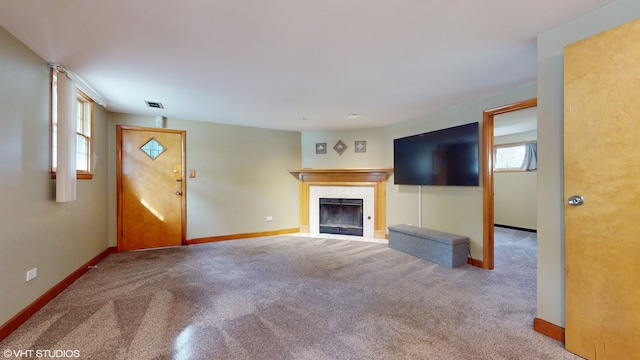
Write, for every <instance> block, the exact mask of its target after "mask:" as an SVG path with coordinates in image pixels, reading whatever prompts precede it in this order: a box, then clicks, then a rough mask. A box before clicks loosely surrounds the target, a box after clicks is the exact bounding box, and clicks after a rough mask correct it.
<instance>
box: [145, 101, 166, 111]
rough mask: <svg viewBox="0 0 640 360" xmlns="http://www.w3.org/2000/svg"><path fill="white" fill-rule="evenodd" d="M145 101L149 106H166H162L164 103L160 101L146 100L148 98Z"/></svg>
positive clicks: (157, 107)
mask: <svg viewBox="0 0 640 360" xmlns="http://www.w3.org/2000/svg"><path fill="white" fill-rule="evenodd" d="M145 102H146V103H147V106H148V107H150V108H156V109H164V106H162V104H161V103H159V102H154V101H146V100H145Z"/></svg>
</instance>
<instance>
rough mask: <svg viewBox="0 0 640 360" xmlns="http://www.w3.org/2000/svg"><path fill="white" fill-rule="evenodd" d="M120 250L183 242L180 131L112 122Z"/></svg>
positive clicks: (182, 177) (182, 175) (182, 162)
mask: <svg viewBox="0 0 640 360" xmlns="http://www.w3.org/2000/svg"><path fill="white" fill-rule="evenodd" d="M118 131H119V134H120V136H119V138H120V143H121V147H120V148H121V157H120V158H121V160H120V166H119V169H120V171H119V174H120V175H119V176H120V179H119V180H120V181H119V182H118V183H119V186H120V189H119V190H120V199H121V201H120V204H119V210H120V213H119V215H118V216H119V225H120V227H121V229H120V235H121V236H120V238H119V241H118V248H119V249H120V250H125V251H126V250H136V249H146V248H156V247H164V246H175V245H181V244H182V243H183V242H184V240H185V239H184V219H185V216H184V211H185V210H184V209H185V206H184V205H185V203H184V192H185V188H186V187H185V183H184V152H185V150H184V135H185V134H184V132H180V131H173V130H149V129H132V128H120V127H119V128H118Z"/></svg>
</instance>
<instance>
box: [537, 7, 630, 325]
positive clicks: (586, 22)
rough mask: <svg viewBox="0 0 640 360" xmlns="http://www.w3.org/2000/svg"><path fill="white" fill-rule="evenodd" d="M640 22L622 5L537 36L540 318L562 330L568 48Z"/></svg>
mask: <svg viewBox="0 0 640 360" xmlns="http://www.w3.org/2000/svg"><path fill="white" fill-rule="evenodd" d="M638 17H640V1H637V0H619V1H617V2H615V3H613V4H611V5H609V6H606V7H604V8H602V9H599V10H597V11H594V12H593V13H591V14H589V15H586V16H583V17H581V18H579V19H577V20H575V21H572V22H569V23H567V24H565V25H562V26H559V27H557V28H555V29H552V30H550V31H548V32H546V33H543V34H541V35H540V36H538V160H539V161H538V317H539V318H541V319H543V320H546V321H548V322H551V323H553V324H556V325H558V326H561V327H564V239H563V233H564V227H563V217H564V213H563V208H564V196H563V138H562V134H563V88H564V87H563V51H564V46H566V45H568V44H571V43H573V42H576V41H578V40H581V39H584V38H586V37H589V36H591V35H595V34H597V33H600V32H602V31H605V30H608V29H610V28H612V27H615V26H617V25H621V24H624V23H626V22H629V21H631V20H634V19H636V18H638Z"/></svg>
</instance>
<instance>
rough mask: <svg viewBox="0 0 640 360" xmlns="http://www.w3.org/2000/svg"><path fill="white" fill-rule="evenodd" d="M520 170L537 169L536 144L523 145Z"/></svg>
mask: <svg viewBox="0 0 640 360" xmlns="http://www.w3.org/2000/svg"><path fill="white" fill-rule="evenodd" d="M520 169H521V170H536V169H538V144H536V143H534V144H525V145H524V159H523V160H522V166H520Z"/></svg>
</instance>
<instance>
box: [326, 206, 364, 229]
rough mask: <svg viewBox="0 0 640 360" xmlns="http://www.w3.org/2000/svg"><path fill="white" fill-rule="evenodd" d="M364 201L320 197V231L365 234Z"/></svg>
mask: <svg viewBox="0 0 640 360" xmlns="http://www.w3.org/2000/svg"><path fill="white" fill-rule="evenodd" d="M362 202H363V200H362V199H334V198H320V233H323V234H341V235H355V236H363V229H362V221H363V215H362Z"/></svg>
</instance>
